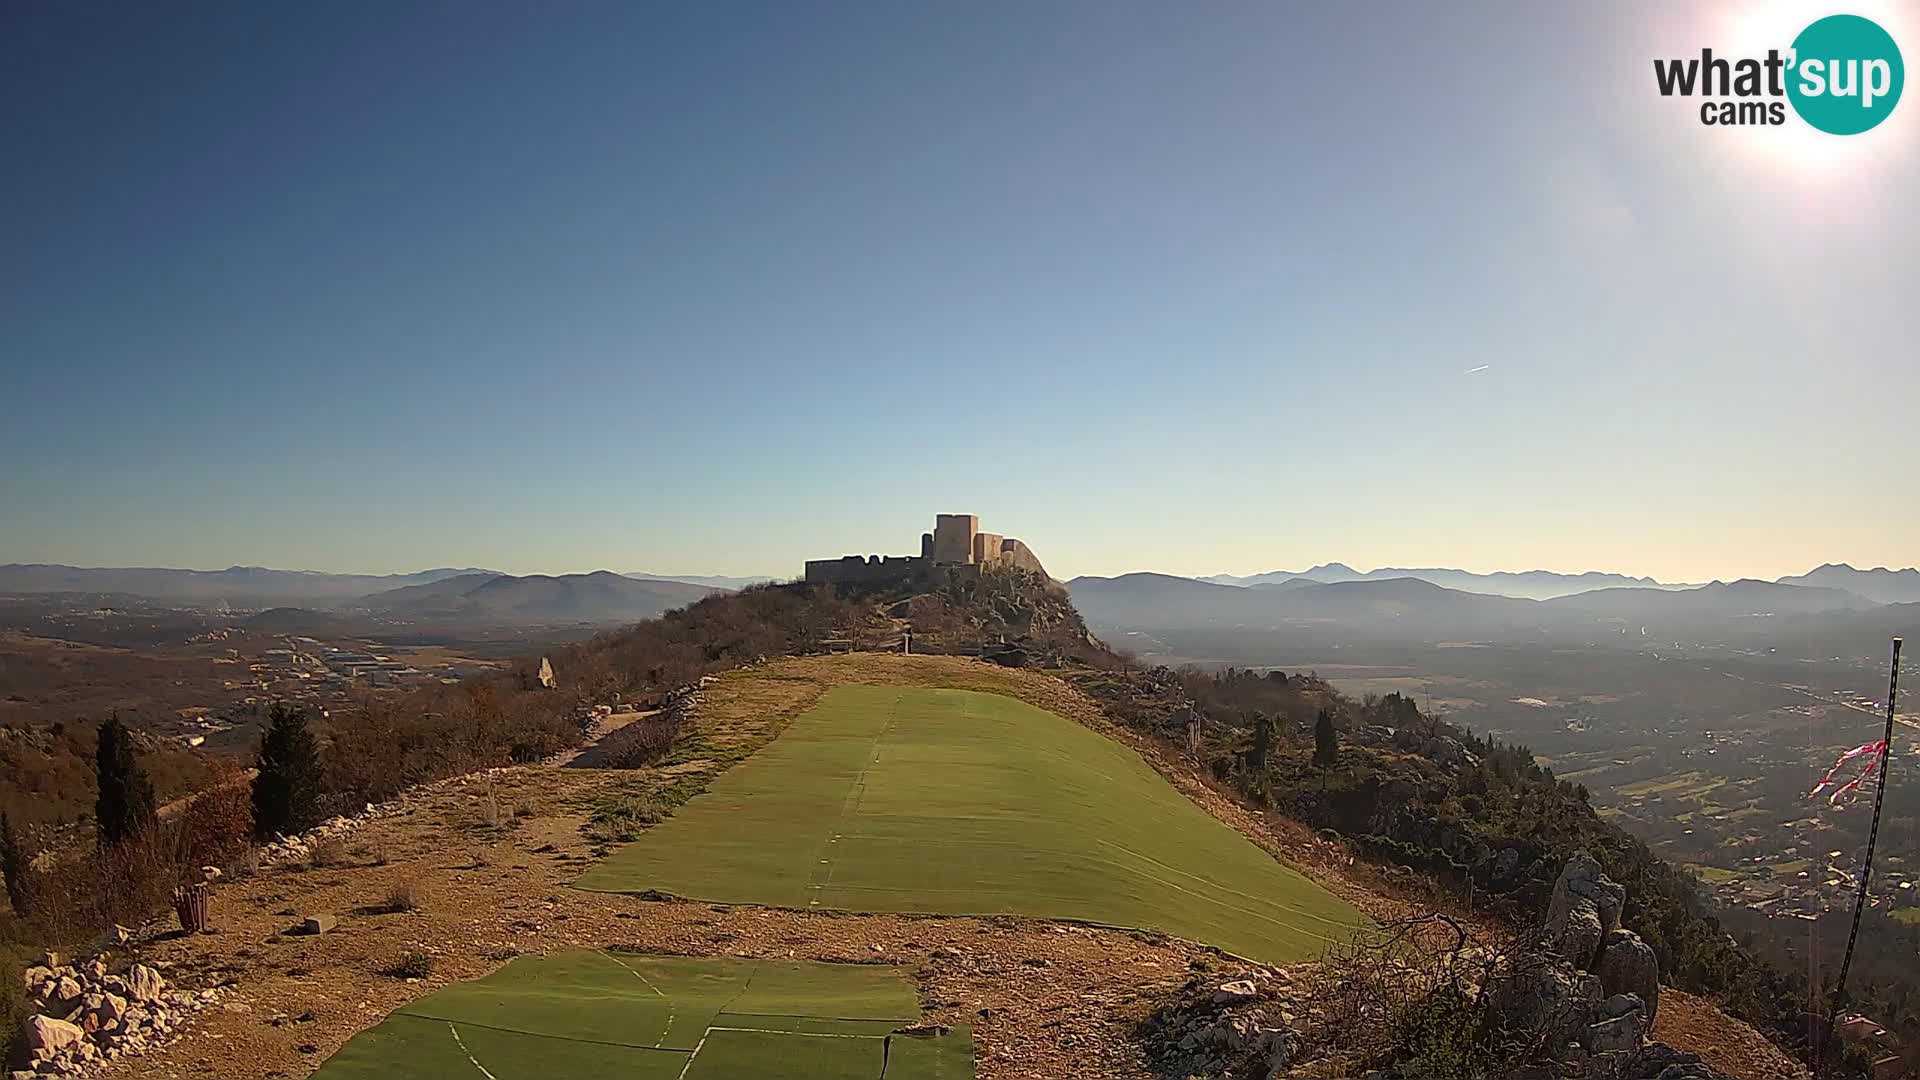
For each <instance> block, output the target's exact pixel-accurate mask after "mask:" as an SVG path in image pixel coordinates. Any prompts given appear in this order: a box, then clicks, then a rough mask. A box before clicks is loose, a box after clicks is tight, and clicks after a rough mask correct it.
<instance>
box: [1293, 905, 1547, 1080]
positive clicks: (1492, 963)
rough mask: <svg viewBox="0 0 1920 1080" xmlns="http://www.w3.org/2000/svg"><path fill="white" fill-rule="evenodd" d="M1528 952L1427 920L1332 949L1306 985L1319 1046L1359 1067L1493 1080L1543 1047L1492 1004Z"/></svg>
mask: <svg viewBox="0 0 1920 1080" xmlns="http://www.w3.org/2000/svg"><path fill="white" fill-rule="evenodd" d="M1526 955H1528V954H1527V953H1526V951H1525V950H1523V949H1521V948H1519V946H1518V944H1517V943H1516V942H1514V941H1511V940H1508V939H1504V938H1492V937H1487V936H1484V935H1480V934H1477V933H1475V932H1474V931H1472V930H1470V929H1468V928H1467V927H1466V926H1464V925H1463V924H1461V923H1459V922H1457V921H1455V920H1454V919H1453V918H1451V917H1449V916H1447V915H1442V914H1429V915H1424V916H1420V917H1418V918H1413V919H1407V920H1402V921H1399V922H1395V923H1389V924H1388V925H1387V926H1385V927H1384V928H1382V930H1380V931H1378V932H1373V933H1369V934H1362V935H1360V936H1357V937H1355V938H1354V940H1353V941H1351V942H1349V943H1348V944H1345V945H1340V946H1335V947H1334V948H1332V949H1329V950H1328V951H1327V953H1326V954H1325V955H1324V956H1323V957H1322V958H1321V961H1320V963H1319V964H1318V965H1317V966H1316V968H1315V969H1314V971H1313V974H1312V975H1311V976H1310V978H1309V985H1308V992H1307V997H1308V1002H1309V1010H1308V1011H1309V1015H1310V1016H1311V1018H1312V1022H1313V1024H1314V1027H1315V1028H1316V1029H1317V1032H1318V1038H1317V1039H1316V1040H1315V1041H1316V1043H1317V1044H1318V1045H1319V1046H1320V1047H1322V1048H1323V1050H1324V1051H1325V1052H1326V1053H1327V1054H1329V1055H1330V1056H1333V1057H1338V1058H1342V1059H1345V1060H1346V1062H1347V1063H1348V1064H1349V1066H1350V1067H1352V1068H1354V1069H1358V1070H1362V1071H1364V1070H1367V1069H1374V1068H1386V1067H1389V1066H1393V1067H1397V1068H1400V1069H1402V1070H1404V1071H1408V1072H1411V1073H1412V1074H1414V1075H1420V1076H1430V1077H1434V1078H1435V1080H1450V1078H1462V1080H1464V1078H1467V1077H1481V1076H1488V1075H1500V1074H1502V1073H1503V1071H1504V1070H1505V1069H1507V1068H1508V1067H1511V1066H1515V1065H1518V1064H1520V1063H1522V1062H1524V1061H1526V1060H1529V1059H1530V1058H1531V1057H1532V1056H1533V1055H1534V1054H1535V1053H1537V1052H1538V1051H1539V1050H1540V1049H1542V1048H1543V1043H1544V1042H1545V1041H1546V1040H1545V1038H1544V1036H1545V1035H1546V1034H1547V1032H1546V1030H1545V1029H1546V1028H1547V1027H1550V1026H1551V1025H1550V1024H1541V1025H1538V1026H1540V1027H1541V1029H1542V1030H1539V1031H1535V1030H1521V1029H1516V1027H1515V1026H1514V1025H1512V1024H1510V1023H1509V1022H1508V1021H1507V1019H1506V1018H1505V1017H1503V1016H1502V1015H1501V1012H1500V1008H1499V1003H1498V1002H1496V1001H1495V1000H1493V998H1494V995H1495V992H1496V991H1497V989H1498V988H1499V987H1500V986H1501V985H1502V984H1503V983H1504V982H1505V981H1506V980H1507V979H1508V978H1510V977H1511V976H1512V975H1513V974H1514V971H1515V968H1516V965H1517V964H1521V963H1524V962H1525V961H1524V957H1525V956H1526Z"/></svg>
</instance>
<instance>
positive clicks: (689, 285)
mask: <svg viewBox="0 0 1920 1080" xmlns="http://www.w3.org/2000/svg"><path fill="white" fill-rule="evenodd" d="M1850 10H1860V11H1862V12H1863V13H1868V14H1873V15H1875V16H1876V17H1879V18H1880V19H1881V21H1882V22H1883V24H1884V25H1886V26H1887V27H1888V28H1889V30H1891V31H1892V32H1893V34H1894V36H1895V38H1896V39H1897V40H1900V41H1901V42H1902V43H1903V44H1905V46H1906V49H1907V58H1908V62H1909V64H1910V65H1920V19H1916V18H1915V17H1914V16H1915V9H1914V7H1913V5H1911V4H1908V5H1905V6H1904V7H1903V6H1900V5H1894V6H1892V7H1888V6H1887V5H1876V4H1867V5H1864V6H1856V7H1855V8H1851V9H1850ZM1826 13H1828V11H1827V9H1825V8H1821V7H1814V6H1804V5H1793V4H1772V5H1763V6H1762V7H1761V8H1760V9H1757V10H1755V9H1753V6H1752V5H1749V4H1728V5H1723V6H1719V7H1715V6H1711V5H1707V4H1690V5H1674V4H1646V5H1641V6H1632V5H1628V4H1615V3H1607V4H1582V5H1576V4H1559V3H1551V4H1536V3H1511V4H1504V5H1498V6H1484V7H1475V6H1470V5H1464V4H1462V5H1451V4H1428V3H1409V4H1404V5H1389V4H1385V3H1378V4H1375V3H1368V4H1347V3H1327V4H1325V5H1323V6H1321V7H1320V8H1319V10H1314V8H1313V7H1312V6H1310V5H1306V4H1280V3H1268V2H1265V0H1258V2H1246V3H1228V2H1220V3H1209V4H1203V5H1197V6H1196V5H1182V4H1165V3H1134V2H1121V0H1089V2H1084V3H1069V2H1064V0H1049V2H1046V3H1039V4H1029V3H998V2H989V3H983V4H950V5H931V4H898V3H886V2H876V3H872V4H828V5H817V4H788V3H768V4H744V3H731V2H721V3H714V4H681V5H666V4H643V3H585V2H581V3H568V4H561V5H551V4H546V5H542V4H524V3H447V4H410V3H363V2H344V3H330V4H311V5H289V4H251V3H248V4H239V3H236V4H208V3H192V4H186V5H101V4H72V3H60V2H25V3H14V4H9V5H6V6H5V8H4V9H0V146H4V148H5V149H4V160H0V376H4V382H3V383H0V385H4V386H5V387H6V393H5V395H4V400H5V405H4V408H3V409H0V416H3V417H4V422H0V458H4V461H5V463H6V467H5V468H4V470H0V561H58V562H68V563H76V564H86V565H124V564H141V565H182V566H199V567H217V566H224V565H228V564H231V563H249V564H263V565H272V566H285V567H309V568H317V569H329V570H366V571H387V570H401V569H411V568H418V567H423V566H430V565H475V564H477V565H486V566H492V567H497V568H501V569H505V570H509V571H524V572H531V571H553V572H559V571H575V570H589V569H595V568H601V567H606V568H611V569H617V570H634V569H648V570H653V571H659V572H724V573H754V572H765V573H790V572H793V571H795V570H796V569H797V568H798V565H799V562H800V561H801V560H802V559H804V558H806V557H809V556H819V555H831V554H838V553H840V552H842V551H854V550H858V551H909V550H912V549H913V548H914V546H915V544H916V543H917V537H918V534H919V532H920V531H921V530H923V529H925V528H927V527H929V526H930V522H931V518H932V515H933V514H934V513H935V512H938V511H967V512H977V513H979V514H981V515H982V516H983V519H984V524H985V526H986V527H988V528H990V529H993V530H995V531H1000V532H1005V533H1007V534H1010V535H1017V536H1020V537H1022V538H1023V539H1025V540H1027V541H1028V542H1029V543H1030V544H1032V545H1033V547H1034V548H1035V550H1037V551H1038V552H1039V553H1040V555H1041V556H1042V558H1044V559H1046V560H1047V561H1048V563H1049V565H1050V568H1051V569H1053V570H1054V571H1055V573H1056V574H1060V575H1062V576H1065V575H1070V574H1076V573H1112V572H1121V571H1126V570H1132V569H1157V570H1164V571H1171V572H1183V573H1208V572H1216V571H1238V572H1248V571H1261V570H1270V569H1275V568H1281V567H1286V568H1298V567H1300V566H1304V565H1306V564H1308V563H1311V562H1317V561H1322V560H1326V559H1335V558H1338V559H1344V560H1346V561H1347V562H1350V563H1353V564H1355V565H1358V566H1362V567H1366V566H1370V565H1380V564H1395V565H1408V564H1413V565H1457V566H1465V567H1468V568H1471V569H1479V570H1490V569H1498V568H1508V569H1519V568H1527V567H1536V566H1540V567H1547V568H1553V569H1569V570H1579V569H1589V568H1604V569H1616V570H1623V571H1630V572H1634V573H1651V574H1655V575H1659V576H1663V577H1667V578H1669V579H1691V580H1700V579H1704V578H1707V577H1713V576H1722V577H1730V576H1737V575H1741V574H1757V575H1765V576H1773V575H1776V574H1780V573H1786V572H1798V571H1801V570H1805V569H1806V568H1807V567H1809V566H1811V565H1813V564H1814V563H1817V562H1821V561H1825V560H1829V559H1832V560H1851V561H1853V562H1856V563H1860V564H1874V563H1883V562H1885V563H1895V564H1897V565H1907V564H1910V563H1912V562H1914V561H1915V558H1916V554H1917V553H1920V541H1916V537H1920V500H1917V499H1915V498H1914V491H1915V486H1914V479H1913V478H1914V465H1915V446H1916V442H1915V438H1916V436H1915V430H1916V428H1915V420H1916V415H1920V352H1916V350H1915V348H1914V346H1915V342H1916V337H1917V335H1916V330H1920V314H1917V312H1920V304H1916V302H1915V297H1914V288H1915V286H1916V283H1917V282H1920V265H1917V264H1920V256H1917V255H1916V251H1917V250H1920V244H1917V243H1916V242H1917V241H1920V154H1916V152H1915V145H1914V144H1915V141H1916V136H1917V135H1920V91H1916V92H1914V93H1912V94H1909V95H1908V96H1909V97H1914V98H1916V100H1912V101H1908V102H1906V103H1904V104H1903V105H1902V106H1901V107H1900V108H1899V109H1898V110H1897V111H1896V112H1895V114H1894V115H1893V116H1892V117H1891V118H1890V119H1889V120H1888V121H1887V122H1886V123H1884V124H1882V125H1881V126H1880V127H1879V128H1877V129H1875V130H1874V131H1873V132H1870V133H1868V134H1866V135H1862V136H1856V137H1854V138H1852V139H1841V138H1836V137H1833V136H1821V135H1817V133H1812V132H1810V131H1807V130H1805V129H1799V130H1796V131H1785V130H1779V129H1774V130H1750V131H1741V132H1728V131H1715V130H1712V129H1708V128H1703V127H1702V126H1701V125H1700V124H1699V122H1698V120H1697V116H1696V113H1695V111H1694V108H1693V106H1691V105H1689V104H1687V103H1685V102H1680V101H1673V100H1662V99H1660V98H1659V97H1658V96H1657V94H1656V93H1655V92H1654V90H1653V81H1652V68H1651V60H1652V58H1653V57H1654V56H1655V55H1675V56H1682V55H1687V54H1688V53H1693V54H1695V55H1697V53H1698V50H1699V48H1700V47H1701V46H1703V45H1715V44H1716V43H1717V42H1722V41H1725V40H1726V39H1727V38H1728V37H1729V36H1737V35H1740V34H1751V33H1753V26H1754V25H1755V23H1756V21H1757V22H1758V23H1759V24H1762V25H1763V26H1764V27H1765V32H1764V33H1763V34H1762V35H1761V36H1762V37H1768V36H1771V38H1772V39H1773V40H1772V41H1761V42H1760V43H1759V47H1760V48H1761V49H1762V50H1763V49H1764V47H1765V45H1766V44H1769V43H1777V44H1779V45H1780V46H1782V47H1784V46H1785V45H1786V44H1787V43H1788V42H1789V41H1790V40H1791V38H1792V36H1793V34H1794V33H1795V32H1796V31H1797V30H1798V29H1799V27H1800V26H1803V25H1804V24H1805V23H1806V22H1808V21H1810V20H1811V18H1813V17H1816V16H1818V15H1821V14H1826ZM1776 27H1777V29H1775V28H1776ZM1482 365H1485V370H1483V371H1478V372H1473V373H1471V374H1469V373H1468V371H1469V369H1472V368H1477V367H1481V366H1482Z"/></svg>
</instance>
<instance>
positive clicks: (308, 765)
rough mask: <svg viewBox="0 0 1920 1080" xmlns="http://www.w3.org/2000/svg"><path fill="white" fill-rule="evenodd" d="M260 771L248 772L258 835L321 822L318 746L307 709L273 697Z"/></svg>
mask: <svg viewBox="0 0 1920 1080" xmlns="http://www.w3.org/2000/svg"><path fill="white" fill-rule="evenodd" d="M259 765H260V772H259V775H257V776H255V777H254V778H253V831H254V835H255V836H257V837H259V838H260V839H262V840H270V839H272V838H273V836H274V834H276V833H279V834H284V835H288V836H291V835H293V834H295V833H299V832H304V831H306V830H307V829H311V828H313V827H314V826H315V825H318V824H320V746H319V743H318V742H317V741H316V740H315V739H314V737H313V732H312V731H311V730H309V729H308V727H307V714H306V713H305V712H303V711H302V710H300V709H296V708H294V707H293V706H291V705H287V704H284V703H278V702H276V703H275V704H274V706H273V708H272V709H271V710H269V712H268V714H267V730H266V731H265V732H264V733H262V734H261V736H260V760H259Z"/></svg>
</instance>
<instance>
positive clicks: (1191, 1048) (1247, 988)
mask: <svg viewBox="0 0 1920 1080" xmlns="http://www.w3.org/2000/svg"><path fill="white" fill-rule="evenodd" d="M1294 981H1295V976H1294V974H1293V973H1292V972H1290V971H1288V970H1287V969H1284V968H1279V969H1268V968H1263V969H1258V970H1255V971H1253V972H1243V973H1239V974H1235V975H1231V976H1217V975H1216V976H1206V977H1199V976H1196V977H1195V978H1193V979H1190V980H1188V982H1187V985H1186V986H1185V987H1183V988H1182V989H1181V991H1180V993H1179V994H1178V995H1177V996H1176V997H1175V998H1174V999H1173V1000H1172V1001H1171V1002H1169V1003H1168V1004H1166V1005H1164V1006H1162V1007H1161V1008H1159V1009H1158V1010H1156V1011H1155V1012H1154V1013H1153V1015H1152V1016H1149V1017H1148V1018H1147V1020H1146V1022H1145V1023H1144V1024H1143V1025H1142V1027H1141V1036H1142V1042H1143V1043H1144V1045H1145V1048H1146V1051H1147V1056H1148V1058H1149V1059H1150V1060H1152V1062H1153V1064H1154V1068H1155V1071H1156V1073H1157V1074H1158V1075H1161V1076H1179V1077H1186V1076H1232V1077H1252V1078H1254V1080H1277V1078H1279V1077H1283V1076H1287V1075H1289V1073H1288V1070H1289V1069H1290V1068H1291V1067H1292V1066H1293V1064H1294V1060H1295V1059H1296V1058H1297V1057H1299V1056H1300V1052H1301V1049H1302V1040H1301V1036H1300V1034H1299V1032H1298V1030H1297V1028H1296V1024H1297V1019H1296V1017H1295V1016H1294V1014H1293V1012H1292V1011H1290V1010H1289V1009H1288V1008H1287V1006H1286V1005H1285V1004H1284V1001H1283V999H1285V998H1288V997H1290V996H1291V995H1292V992H1293V984H1294Z"/></svg>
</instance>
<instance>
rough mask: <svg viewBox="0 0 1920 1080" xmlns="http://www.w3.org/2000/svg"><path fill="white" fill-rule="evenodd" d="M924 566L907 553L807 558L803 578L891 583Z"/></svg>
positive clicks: (815, 581)
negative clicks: (805, 573)
mask: <svg viewBox="0 0 1920 1080" xmlns="http://www.w3.org/2000/svg"><path fill="white" fill-rule="evenodd" d="M925 566H926V560H924V559H917V558H914V557H913V556H911V555H888V556H886V557H884V558H883V557H881V556H879V555H872V556H860V555H843V556H841V557H840V558H838V559H808V560H807V576H806V580H807V582H808V583H809V584H817V585H891V584H893V583H895V582H898V581H905V580H906V579H908V578H910V577H912V576H913V575H914V574H916V573H918V572H919V571H920V570H921V569H922V568H923V567H925Z"/></svg>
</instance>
